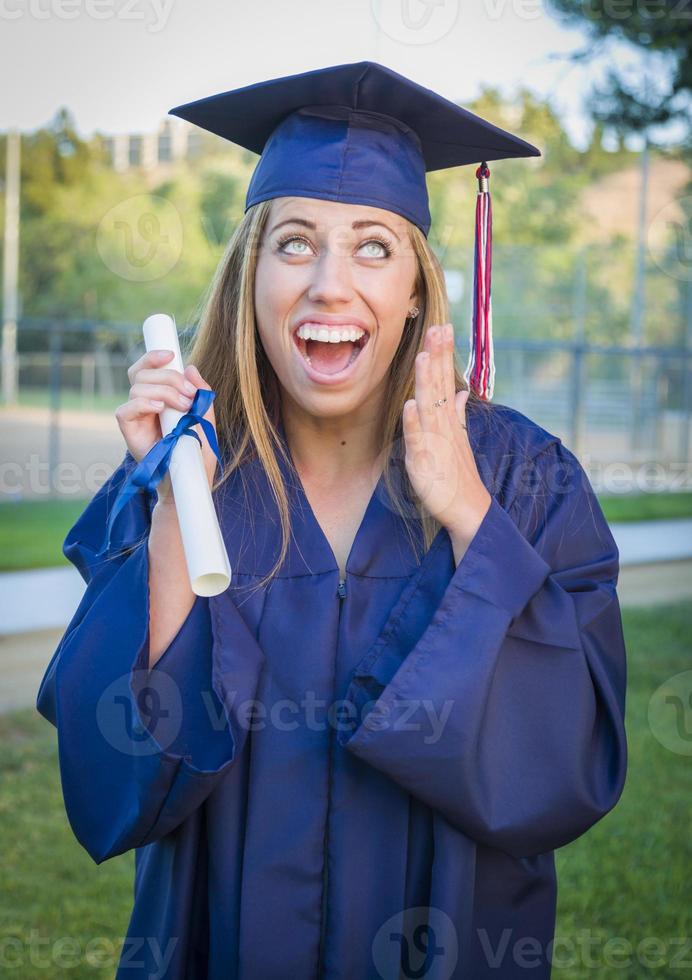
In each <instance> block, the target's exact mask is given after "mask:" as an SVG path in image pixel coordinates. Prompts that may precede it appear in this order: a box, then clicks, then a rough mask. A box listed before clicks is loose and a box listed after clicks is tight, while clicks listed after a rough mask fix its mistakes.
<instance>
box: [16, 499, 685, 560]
mask: <svg viewBox="0 0 692 980" xmlns="http://www.w3.org/2000/svg"><path fill="white" fill-rule="evenodd" d="M599 500H600V502H601V505H602V507H603V511H604V513H605V515H606V518H607V519H608V520H609V521H637V520H650V519H651V520H653V519H660V518H665V517H692V493H671V494H665V495H664V494H642V495H640V496H637V497H602V498H599ZM87 503H88V499H78V500H74V499H73V500H40V501H33V500H26V501H16V502H15V501H4V502H2V503H0V571H17V570H19V569H23V568H50V567H52V566H55V565H64V564H66V559H65V558H64V557H63V554H62V543H63V541H64V540H65V535H66V534H67V532H68V531H69V529H70V528H71V527H72V525H73V524H74V522H75V521H76V519H77V518H78V517H79V515H80V514H81V512H82V511H83V510H84V508H85V507H86V505H87Z"/></svg>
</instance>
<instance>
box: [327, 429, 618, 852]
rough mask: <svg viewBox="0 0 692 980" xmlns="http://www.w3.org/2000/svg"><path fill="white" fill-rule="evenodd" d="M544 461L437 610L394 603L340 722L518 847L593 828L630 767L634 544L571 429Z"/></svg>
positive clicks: (391, 769)
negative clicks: (618, 538)
mask: <svg viewBox="0 0 692 980" xmlns="http://www.w3.org/2000/svg"><path fill="white" fill-rule="evenodd" d="M531 462H532V464H533V465H532V466H530V467H529V468H528V469H527V470H526V471H525V473H526V474H530V480H531V481H532V485H531V486H527V485H526V484H525V483H524V482H521V486H519V487H518V489H517V491H516V493H515V492H513V493H512V495H511V499H512V502H511V504H510V505H509V507H508V508H507V509H505V508H504V507H503V506H501V505H500V503H499V502H498V500H497V498H496V497H495V496H493V497H492V501H491V505H490V508H489V510H488V511H487V513H486V515H485V517H484V519H483V521H482V523H481V525H480V527H479V529H478V531H477V532H476V534H475V536H474V538H473V539H472V541H471V543H470V546H469V547H468V549H467V551H466V552H465V554H464V555H463V557H462V559H461V561H460V562H459V564H458V565H457V566H456V568H455V569H454V571H453V573H452V576H451V579H450V578H449V573H448V572H447V577H446V579H445V582H443V583H442V584H441V585H440V586H439V591H438V593H437V595H438V598H439V597H440V596H441V600H440V601H439V604H438V605H437V606H436V607H435V606H433V608H434V609H435V612H434V614H433V615H432V618H430V614H429V612H428V614H427V618H426V617H425V616H424V612H422V611H420V612H418V613H416V611H415V610H414V609H413V607H414V605H415V602H414V600H413V598H411V597H409V600H408V602H409V610H408V611H405V610H402V609H397V610H395V611H394V613H393V621H392V622H390V623H389V624H388V626H387V627H386V628H385V631H384V633H383V635H382V636H381V637H380V638H379V639H378V641H377V643H376V644H375V645H374V647H373V648H372V650H371V651H370V653H369V655H368V656H366V657H365V658H364V660H363V661H361V664H360V665H359V666H358V667H357V668H356V670H355V671H354V674H353V675H352V677H351V678H350V680H349V686H348V690H347V696H346V698H345V701H344V704H345V707H346V708H347V709H348V711H347V712H346V715H347V716H348V717H347V719H346V723H345V724H343V725H339V730H338V732H337V738H338V740H339V742H340V744H341V745H343V746H345V747H346V748H347V749H348V750H350V751H351V752H352V753H353V754H354V755H355V756H357V757H359V758H360V759H362V760H364V761H365V762H366V763H368V764H370V765H372V766H374V767H376V768H377V769H379V770H381V771H382V772H383V773H386V775H387V776H389V777H390V778H391V779H393V780H394V781H396V782H397V783H398V784H399V785H400V786H402V787H403V788H404V789H406V790H407V791H408V792H409V793H410V794H412V795H413V796H415V797H417V798H418V799H420V800H422V801H423V802H424V803H426V804H427V805H429V806H430V807H432V808H434V809H435V810H436V811H438V812H439V813H441V814H442V815H443V817H444V818H445V819H446V820H447V821H448V822H449V823H450V824H451V825H452V826H454V827H455V828H457V829H458V830H460V831H462V832H463V833H464V834H466V835H467V836H469V837H471V838H473V839H475V840H477V841H478V842H480V843H483V844H486V845H488V846H490V847H494V848H498V849H500V850H503V851H505V852H507V853H508V854H510V855H512V856H514V857H530V856H534V855H536V854H540V853H542V852H546V851H550V850H553V849H554V848H557V847H561V846H562V845H564V844H567V843H568V842H570V841H572V840H574V839H575V838H577V837H578V836H579V835H581V834H582V833H584V832H585V831H586V830H587V829H588V828H589V827H590V826H591V825H592V824H594V823H595V822H596V821H597V820H599V819H600V818H602V817H603V816H604V815H605V814H606V813H607V812H608V811H609V810H610V809H612V807H614V806H615V804H616V803H617V801H618V799H619V797H620V795H621V792H622V789H623V786H624V781H625V775H626V768H627V743H626V736H625V728H624V711H625V687H626V652H625V644H624V638H623V628H622V620H621V614H620V607H619V602H618V597H617V593H616V584H617V578H618V572H619V553H618V549H617V546H616V544H615V541H614V539H613V536H612V534H611V531H610V529H609V527H608V524H607V522H606V520H605V517H604V515H603V512H602V510H601V508H600V506H599V503H598V501H597V499H596V497H595V495H594V493H593V490H592V488H591V486H590V484H589V481H588V478H587V476H586V474H585V472H584V470H583V469H582V467H581V465H580V463H579V462H578V460H577V459H576V457H575V456H574V455H573V454H572V453H571V452H570V451H569V450H568V449H567V448H566V447H565V446H564V445H563V444H562V443H560V442H559V441H558V442H557V443H554V444H551V446H550V447H548V448H547V449H545V450H543V451H541V452H540V453H538V454H537V455H536V456H534V457H533V459H532V460H531ZM404 605H405V603H404ZM427 608H429V606H428V607H427Z"/></svg>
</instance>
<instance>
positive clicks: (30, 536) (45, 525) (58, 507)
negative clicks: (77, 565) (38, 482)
mask: <svg viewBox="0 0 692 980" xmlns="http://www.w3.org/2000/svg"><path fill="white" fill-rule="evenodd" d="M86 503H87V501H86V500H83V499H79V500H39V501H33V500H20V501H7V502H3V503H1V504H0V570H1V571H5V572H7V571H18V570H20V569H26V568H49V567H52V566H54V565H68V564H69V562H68V561H67V559H66V558H65V556H64V555H63V553H62V544H63V541H64V540H65V535H66V534H67V532H68V531H69V530H70V528H71V527H72V525H73V524H74V522H75V521H76V520H77V518H78V517H79V515H80V514H81V513H82V511H83V510H84V508H85V506H86Z"/></svg>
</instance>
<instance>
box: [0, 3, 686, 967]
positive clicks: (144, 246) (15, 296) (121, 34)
mask: <svg viewBox="0 0 692 980" xmlns="http://www.w3.org/2000/svg"><path fill="white" fill-rule="evenodd" d="M0 27H1V28H2V30H1V31H0V37H1V41H0V45H1V48H0V51H1V54H2V57H1V58H0V76H1V77H2V83H3V84H2V85H0V103H1V105H2V113H1V114H0V127H2V131H1V132H0V215H1V217H0V221H1V222H2V229H3V235H2V242H0V247H2V268H3V279H2V376H1V379H0V381H1V392H0V394H1V399H0V449H1V455H0V545H1V547H0V732H1V733H2V736H3V746H4V751H3V753H2V756H0V771H2V772H3V783H2V786H3V789H2V799H0V830H1V831H2V839H3V841H4V850H5V857H6V858H7V860H3V861H2V869H1V870H0V882H1V883H2V889H1V894H2V896H3V898H2V899H0V974H3V973H4V970H5V969H11V970H13V971H14V973H13V975H14V976H20V977H22V978H24V977H39V976H41V977H44V976H47V975H50V976H70V977H72V976H74V977H109V976H112V975H113V973H114V971H115V963H116V962H117V955H118V953H119V938H120V937H122V935H123V934H124V930H125V926H126V924H127V916H128V913H129V908H130V892H131V875H132V855H131V854H128V855H123V856H121V857H118V858H116V859H113V860H111V861H108V862H106V864H105V865H103V866H101V867H99V868H96V867H95V866H94V865H93V864H92V863H91V861H90V859H89V858H88V856H87V855H86V854H85V853H84V852H83V851H82V850H81V849H80V847H79V845H78V844H77V843H76V842H75V840H74V838H73V837H72V835H71V831H70V828H69V826H68V825H67V821H66V818H65V815H64V810H63V808H62V798H61V794H60V784H59V772H58V767H57V756H56V740H55V732H54V731H53V730H52V729H51V728H50V726H49V725H48V723H47V722H45V720H44V719H42V718H40V717H39V716H38V715H37V713H36V711H35V709H34V707H33V706H34V702H35V697H36V693H37V690H38V684H39V681H40V679H41V677H42V675H43V672H44V670H45V667H46V665H47V663H48V661H49V659H50V657H51V656H52V654H53V652H54V650H55V649H56V647H57V644H58V642H59V640H60V638H61V636H62V635H63V633H64V630H65V628H66V626H67V624H68V623H69V621H70V619H71V617H72V615H73V613H74V611H75V609H76V606H77V604H78V602H79V600H80V597H81V594H82V592H83V588H84V583H83V582H82V580H81V578H80V576H79V574H78V573H77V572H76V570H75V569H74V568H72V566H70V565H69V563H68V562H67V561H66V559H65V558H64V556H63V554H62V542H63V540H64V537H65V535H66V533H67V531H68V529H69V528H70V527H71V525H72V524H73V523H74V521H75V520H76V518H77V516H78V515H79V514H80V513H81V511H82V510H83V509H84V507H85V505H86V503H87V501H88V500H89V499H90V498H91V497H92V496H93V494H94V493H95V492H96V490H97V489H98V488H99V486H100V485H101V484H102V483H103V482H104V480H105V479H106V478H107V477H108V476H109V475H110V473H112V471H113V469H114V468H115V467H116V466H117V465H118V463H119V462H120V461H121V460H122V457H123V455H124V451H125V446H124V442H123V440H122V437H121V436H120V432H119V429H118V427H117V423H116V421H115V416H114V411H115V409H116V407H117V406H118V405H119V404H121V403H122V402H123V401H125V400H126V399H127V397H128V391H129V382H128V379H127V367H128V366H129V365H130V364H132V363H133V362H134V361H135V360H136V359H137V357H139V356H140V354H141V353H142V352H143V350H144V348H143V342H142V336H141V327H142V322H143V320H144V319H145V318H146V317H147V316H148V315H149V314H150V313H153V312H166V313H170V314H171V315H173V316H174V317H175V319H176V322H177V324H178V327H179V329H180V331H181V332H182V333H185V334H188V333H189V332H191V331H194V329H195V326H196V323H197V322H198V318H199V314H200V310H201V306H202V303H203V301H204V297H205V293H206V290H207V288H208V286H209V283H210V281H211V279H212V277H213V275H214V271H215V269H216V267H217V265H218V262H219V260H220V258H221V255H222V253H223V250H224V247H225V245H226V243H227V241H228V239H229V238H230V236H231V234H232V231H233V228H234V226H235V224H236V222H237V221H238V220H239V218H240V217H241V216H242V214H243V206H244V198H245V192H246V188H247V183H248V180H249V178H250V175H251V173H252V170H253V168H254V165H255V163H256V161H257V157H256V156H255V155H254V154H252V153H250V152H247V151H244V150H242V149H240V148H238V147H235V146H233V145H231V144H229V143H227V142H225V141H223V140H221V139H219V138H217V137H215V136H212V135H211V134H208V133H205V132H203V131H201V130H197V129H195V128H194V127H192V126H190V125H189V124H187V123H185V122H183V121H182V120H179V119H176V118H174V117H167V115H166V114H167V111H168V109H170V108H171V107H172V106H175V105H178V104H180V103H182V102H189V101H192V100H193V99H196V98H201V97H203V96H206V95H210V94H212V93H215V92H220V91H224V90H226V89H231V88H235V87H237V86H240V85H245V84H250V83H253V82H256V81H258V80H260V79H263V78H269V77H277V76H280V75H286V74H292V73H294V72H300V71H307V70H310V69H313V68H320V67H324V66H326V65H328V64H340V63H345V62H352V61H361V60H374V61H379V62H380V63H382V64H385V65H387V66H388V67H390V68H392V69H394V70H396V71H399V72H401V73H402V74H404V75H407V76H408V77H410V78H412V79H414V80H415V81H417V82H419V83H420V84H422V85H425V86H428V87H430V88H433V89H435V90H436V91H437V92H439V93H441V94H443V95H445V96H446V97H447V98H449V99H451V100H453V101H455V102H457V103H459V104H460V105H463V106H464V107H465V108H467V109H470V110H471V111H473V112H477V113H478V114H480V115H482V116H483V117H484V118H486V119H488V120H490V121H491V122H493V123H495V124H496V125H498V126H501V127H503V128H506V129H509V130H510V131H512V132H514V133H516V134H517V135H520V136H521V137H523V138H524V139H526V140H528V141H529V142H531V143H533V144H535V145H537V146H538V147H539V148H540V149H541V151H542V156H541V157H540V158H533V159H529V160H514V161H512V160H504V161H499V162H497V163H493V164H491V173H492V176H491V182H490V187H491V192H492V197H493V218H494V227H493V273H492V283H493V285H492V291H493V324H494V336H495V360H496V365H497V375H496V386H495V393H494V397H493V400H494V401H495V402H498V403H502V404H508V405H511V406H513V407H515V408H517V409H519V411H521V412H523V413H525V414H526V415H528V416H529V417H530V418H532V419H534V420H535V421H536V422H538V423H539V424H540V425H542V426H544V427H545V428H547V429H548V430H550V431H552V432H554V433H555V434H557V435H559V436H560V438H561V439H562V440H563V442H564V443H565V444H566V445H567V446H568V447H569V448H571V449H572V450H573V451H574V452H575V453H576V454H577V456H578V457H579V459H580V460H581V462H582V464H583V466H584V467H585V469H586V471H587V473H588V475H589V477H590V479H591V482H592V484H593V486H594V489H595V490H596V492H597V494H598V497H599V501H600V503H601V506H602V507H603V510H604V512H605V513H606V516H607V518H608V520H609V521H610V523H611V527H612V529H613V533H614V535H615V537H616V541H617V543H618V546H619V548H620V557H621V575H620V580H619V589H618V591H619V595H620V598H621V604H622V607H623V619H624V621H625V627H626V632H627V638H628V654H629V665H630V685H629V700H628V729H629V736H630V749H631V756H632V758H631V763H630V777H629V779H628V784H627V787H626V789H625V793H624V796H623V800H622V801H621V803H620V805H619V806H618V807H617V808H616V810H615V811H613V813H612V814H609V815H608V816H607V817H606V818H605V819H604V820H603V821H601V823H600V824H599V825H598V826H597V827H595V828H594V829H593V830H592V831H591V832H589V834H588V835H586V836H585V837H584V838H582V839H581V840H579V841H577V842H575V843H574V844H572V845H570V846H569V847H567V848H563V849H562V850H561V851H560V852H559V853H558V861H559V872H560V884H561V888H560V905H559V918H558V928H557V941H556V946H555V951H554V953H555V955H554V974H555V976H560V977H565V978H578V977H587V976H588V977H599V978H600V977H610V976H613V977H615V976H617V977H644V976H654V975H655V976H659V977H660V976H666V977H667V976H678V975H680V974H679V972H678V971H683V970H684V968H685V967H687V969H692V939H691V938H690V933H691V925H690V909H691V908H692V885H691V881H692V875H690V870H691V869H692V862H691V860H690V858H691V857H692V853H691V852H692V844H691V843H690V835H689V832H688V828H689V805H690V798H691V795H690V794H691V791H692V778H691V777H690V758H689V757H690V756H691V755H692V662H691V658H690V638H691V629H690V626H691V622H692V479H691V467H690V452H691V447H692V430H691V426H690V415H691V409H692V370H691V368H692V365H691V363H690V358H691V355H692V182H691V180H690V166H689V164H690V157H689V147H690V141H689V138H690V118H691V117H690V86H691V84H692V69H691V68H690V40H691V38H692V5H691V4H690V2H689V0H675V2H669V0H465V2H464V3H463V4H462V3H461V0H349V2H345V0H332V2H329V3H317V2H315V0H297V2H295V3H293V4H285V3H279V2H277V0H256V2H255V3H254V4H252V5H250V4H235V5H233V6H231V5H230V4H228V3H221V2H218V0H206V2H203V3H193V2H192V0H135V2H128V3H124V2H120V0H98V2H97V0H12V2H11V3H10V2H9V0H8V2H6V3H4V4H3V5H2V6H1V7H0ZM474 169H475V168H473V167H466V168H456V169H455V170H452V171H444V172H440V173H432V174H430V175H429V176H428V186H429V190H430V198H431V211H432V215H433V226H432V231H431V234H430V241H431V244H432V246H433V248H434V249H435V251H436V253H437V255H438V257H439V258H440V261H441V263H442V265H443V268H444V270H445V275H446V279H447V287H448V292H449V296H450V300H451V304H452V319H453V321H454V325H455V330H456V338H457V348H458V353H459V359H460V362H461V364H462V366H465V365H466V361H467V357H468V350H469V324H470V316H471V308H472V298H471V291H470V285H471V284H472V276H473V254H472V248H473V227H474V211H475V198H476V188H477V182H476V179H475V176H474ZM19 816H21V819H18V817H19ZM8 975H9V974H8Z"/></svg>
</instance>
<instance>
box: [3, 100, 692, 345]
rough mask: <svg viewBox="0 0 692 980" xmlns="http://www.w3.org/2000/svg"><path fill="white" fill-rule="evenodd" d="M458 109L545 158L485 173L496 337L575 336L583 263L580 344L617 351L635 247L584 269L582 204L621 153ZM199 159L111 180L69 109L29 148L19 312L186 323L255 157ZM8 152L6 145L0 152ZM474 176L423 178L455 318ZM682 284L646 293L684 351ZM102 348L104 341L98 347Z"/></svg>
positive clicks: (526, 119) (540, 124) (469, 239)
mask: <svg viewBox="0 0 692 980" xmlns="http://www.w3.org/2000/svg"><path fill="white" fill-rule="evenodd" d="M467 108H469V109H470V110H471V111H473V112H476V113H478V114H479V115H481V116H483V117H484V118H487V119H489V120H490V121H491V122H493V123H495V124H496V125H498V126H500V127H502V128H506V129H509V130H511V131H513V132H517V133H521V135H522V136H523V137H524V138H525V139H526V140H528V141H529V142H531V143H533V144H534V145H536V146H537V147H538V148H539V149H540V150H541V154H542V155H541V157H540V158H529V159H518V160H502V161H497V162H492V163H491V172H492V176H491V190H492V195H493V253H494V268H493V308H494V311H495V312H496V313H497V315H498V319H497V326H498V336H525V337H531V338H560V339H565V338H568V337H571V336H572V333H573V331H574V320H575V302H576V300H575V295H574V289H575V285H574V284H575V275H577V273H578V268H579V263H580V262H582V261H584V262H585V263H586V266H587V287H586V295H585V305H586V308H587V315H586V336H587V338H591V339H594V338H597V339H600V340H603V339H604V331H607V333H606V336H607V337H608V338H609V339H612V340H617V339H623V338H624V337H625V336H626V334H627V331H628V329H629V320H630V308H631V299H630V297H631V287H632V281H633V280H632V274H633V251H632V248H631V243H629V242H625V243H620V245H619V246H617V244H616V245H615V246H613V247H612V248H609V251H608V253H607V255H603V253H596V251H595V248H594V249H591V250H590V254H589V256H587V258H586V259H584V260H582V258H581V256H580V251H579V250H580V249H581V247H582V246H584V245H585V244H586V245H590V243H591V241H592V240H593V238H592V237H591V229H590V228H589V223H588V219H587V218H585V216H584V213H583V208H582V205H581V201H582V196H583V194H584V192H585V191H586V190H587V189H588V188H589V187H590V186H591V185H592V184H593V183H594V182H596V181H598V179H599V178H600V177H602V176H604V175H606V174H609V173H612V172H614V171H616V170H618V169H620V168H623V167H626V166H628V165H630V164H631V162H632V160H633V157H634V155H633V154H632V153H631V152H630V151H628V150H626V149H623V148H622V147H621V148H619V149H616V150H615V151H611V150H607V149H606V148H605V147H604V145H603V133H604V130H603V127H602V126H596V127H595V128H594V130H593V133H592V138H591V141H590V144H589V145H588V146H587V147H586V149H584V150H578V149H577V148H575V147H574V146H573V145H572V143H571V142H570V140H569V138H568V136H567V133H566V132H565V129H564V127H563V125H562V123H561V121H560V118H559V116H558V114H557V112H556V111H555V110H554V109H553V107H552V106H551V105H550V104H547V103H545V102H543V101H541V100H539V99H537V98H536V96H535V95H534V94H533V93H531V92H529V91H528V90H526V89H524V90H521V91H520V92H519V93H518V94H517V96H516V98H515V99H514V100H513V102H512V103H511V104H509V103H507V101H506V100H505V99H503V97H502V96H501V94H500V93H499V91H498V90H497V89H494V88H491V87H489V88H486V89H485V90H483V91H482V92H481V94H480V96H479V97H478V98H477V99H476V100H475V102H473V103H470V104H468V106H467ZM201 147H202V149H201V150H200V152H199V153H198V154H197V156H195V157H194V158H193V159H190V160H183V161H179V162H177V163H175V164H169V165H165V166H162V167H160V168H157V169H156V170H154V171H146V170H143V169H138V168H134V169H131V170H128V171H126V172H123V173H120V172H117V171H115V170H114V169H112V167H111V166H110V165H109V163H108V161H107V157H106V153H105V149H104V142H103V139H102V138H101V137H100V136H98V135H97V136H94V137H93V138H92V139H90V140H89V141H83V140H80V139H79V138H78V137H77V135H76V132H75V127H74V125H73V122H72V120H71V118H70V115H69V113H68V112H67V111H66V110H61V112H60V113H58V114H57V115H56V117H55V119H54V120H53V122H52V123H51V125H50V126H48V127H46V128H45V129H42V130H38V131H37V132H35V133H32V134H28V135H25V136H23V137H22V188H21V218H22V224H21V246H20V247H21V255H20V294H21V315H22V316H23V317H46V318H50V319H56V318H63V319H76V320H88V321H92V322H93V321H96V322H102V323H104V324H112V323H131V324H135V325H136V324H139V323H141V321H142V319H143V318H144V317H145V316H146V315H147V314H148V313H149V312H153V311H156V310H161V311H169V312H171V313H173V314H174V315H175V316H176V319H177V322H178V324H179V325H180V326H181V327H182V326H185V325H188V324H194V323H195V322H196V321H197V319H198V316H199V311H200V308H201V304H202V303H203V301H204V298H205V296H206V293H207V291H208V288H209V285H210V283H211V281H212V279H213V276H214V273H215V271H216V268H217V266H218V263H219V260H220V259H221V256H222V254H223V251H224V248H225V246H226V244H227V242H228V240H229V238H230V237H231V235H232V232H233V229H234V227H235V225H236V223H237V221H238V220H239V218H240V217H241V216H242V214H243V210H244V200H245V191H246V188H247V184H248V181H249V179H250V176H251V174H252V170H253V168H254V164H255V162H256V159H257V158H256V157H255V155H254V154H250V153H249V152H247V151H244V150H240V149H239V148H237V147H234V146H232V145H229V144H227V143H225V142H224V141H221V140H218V139H217V140H214V141H209V140H207V141H204V140H203V141H202V142H201ZM3 150H4V137H0V154H2V153H3ZM474 169H475V168H473V167H465V168H454V169H452V170H448V171H436V172H432V173H430V174H429V175H428V187H429V192H430V208H431V212H432V217H433V226H432V230H431V235H430V242H431V244H432V246H433V248H434V249H435V250H436V252H437V254H438V257H439V258H440V260H441V262H442V263H443V265H444V266H445V268H449V269H459V270H462V272H463V273H464V275H465V277H466V291H465V296H464V299H463V303H464V304H465V305H464V307H463V309H459V310H455V311H454V312H455V315H457V314H459V315H461V316H463V319H464V320H466V313H467V310H466V306H467V305H468V286H469V284H470V277H471V275H472V247H473V227H474V212H475V204H476V189H477V183H476V180H475V177H474ZM2 207H3V202H2V198H1V196H0V209H2ZM591 252H593V255H592V254H591ZM601 256H603V260H602V259H601ZM655 271H656V270H654V272H655ZM680 288H681V287H680V283H679V282H678V281H677V280H675V278H674V277H672V276H663V275H662V276H659V277H658V278H657V279H656V281H655V282H654V283H653V287H652V289H651V291H650V293H649V297H650V298H651V299H652V300H655V305H654V304H653V303H652V306H653V312H651V313H650V314H649V319H650V321H651V326H650V327H649V328H648V332H647V337H649V336H650V337H651V339H654V338H655V339H656V340H657V341H660V342H671V340H678V339H679V335H680V328H679V326H678V324H679V322H680V318H681V315H680V312H679V311H680V309H681V308H682V306H681V299H680ZM659 304H660V305H659ZM662 309H663V310H665V313H666V315H661V310H662ZM669 314H670V315H669ZM666 338H667V339H666ZM84 342H85V340H84V336H83V335H79V336H76V335H75V336H74V337H67V336H66V337H65V340H64V344H65V349H72V348H73V346H74V345H75V344H76V345H78V346H79V345H80V344H81V345H83V344H84ZM102 342H103V343H106V344H109V345H112V343H113V341H112V339H111V338H106V337H105V336H104V337H103V338H102ZM19 343H20V349H21V350H28V349H29V348H30V347H31V346H36V345H38V346H39V347H41V346H43V347H45V338H42V339H41V338H39V337H38V336H37V335H36V334H30V333H28V332H25V333H22V331H20V339H19ZM75 349H76V348H75Z"/></svg>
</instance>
